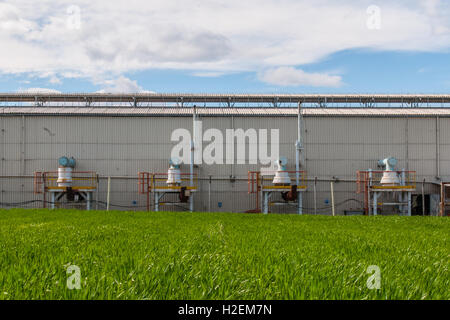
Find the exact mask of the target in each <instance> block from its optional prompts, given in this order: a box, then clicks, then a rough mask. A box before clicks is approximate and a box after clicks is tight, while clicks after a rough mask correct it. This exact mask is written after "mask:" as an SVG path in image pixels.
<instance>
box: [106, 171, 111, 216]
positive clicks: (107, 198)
mask: <svg viewBox="0 0 450 320" xmlns="http://www.w3.org/2000/svg"><path fill="white" fill-rule="evenodd" d="M110 195H111V177H108V188H107V192H106V211H109V200H110Z"/></svg>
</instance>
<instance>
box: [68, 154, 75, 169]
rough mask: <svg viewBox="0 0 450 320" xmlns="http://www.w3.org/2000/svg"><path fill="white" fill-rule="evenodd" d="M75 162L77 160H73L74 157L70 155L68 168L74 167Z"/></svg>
mask: <svg viewBox="0 0 450 320" xmlns="http://www.w3.org/2000/svg"><path fill="white" fill-rule="evenodd" d="M76 164H77V162H76V161H75V159H74V157H71V158H70V159H69V163H68V165H67V166H68V167H70V168H75V165H76Z"/></svg>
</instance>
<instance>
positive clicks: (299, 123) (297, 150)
mask: <svg viewBox="0 0 450 320" xmlns="http://www.w3.org/2000/svg"><path fill="white" fill-rule="evenodd" d="M301 112H302V103H301V102H300V101H299V102H298V109H297V142H296V143H295V171H296V173H295V181H296V184H297V190H300V188H299V186H300V151H301V148H302V120H301V116H302V113H301ZM302 197H303V194H302V193H301V192H300V191H297V213H298V214H302V213H303V198H302Z"/></svg>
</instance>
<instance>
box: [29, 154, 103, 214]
mask: <svg viewBox="0 0 450 320" xmlns="http://www.w3.org/2000/svg"><path fill="white" fill-rule="evenodd" d="M75 166H76V161H75V159H74V158H73V157H72V158H68V157H65V156H64V157H60V158H59V159H58V171H47V172H41V171H39V172H35V173H34V192H35V193H36V194H43V196H44V199H43V202H42V203H43V205H44V207H46V204H47V203H49V204H50V208H52V209H54V208H56V207H67V206H77V205H80V204H84V203H85V204H86V209H87V210H90V209H91V208H92V202H93V194H94V193H95V191H96V190H97V185H98V177H97V174H96V173H95V172H92V171H79V172H77V171H75V170H74V168H75ZM47 194H49V195H50V201H47V197H46V196H47Z"/></svg>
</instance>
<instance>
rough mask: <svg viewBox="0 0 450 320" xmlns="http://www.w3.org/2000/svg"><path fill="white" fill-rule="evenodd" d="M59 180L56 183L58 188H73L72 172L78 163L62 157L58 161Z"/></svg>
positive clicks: (72, 159)
mask: <svg viewBox="0 0 450 320" xmlns="http://www.w3.org/2000/svg"><path fill="white" fill-rule="evenodd" d="M58 164H59V166H58V180H56V183H57V184H58V187H71V186H72V181H73V180H72V172H73V169H74V168H75V165H76V161H75V159H74V158H73V157H72V158H70V159H69V158H67V157H61V158H59V159H58Z"/></svg>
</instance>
